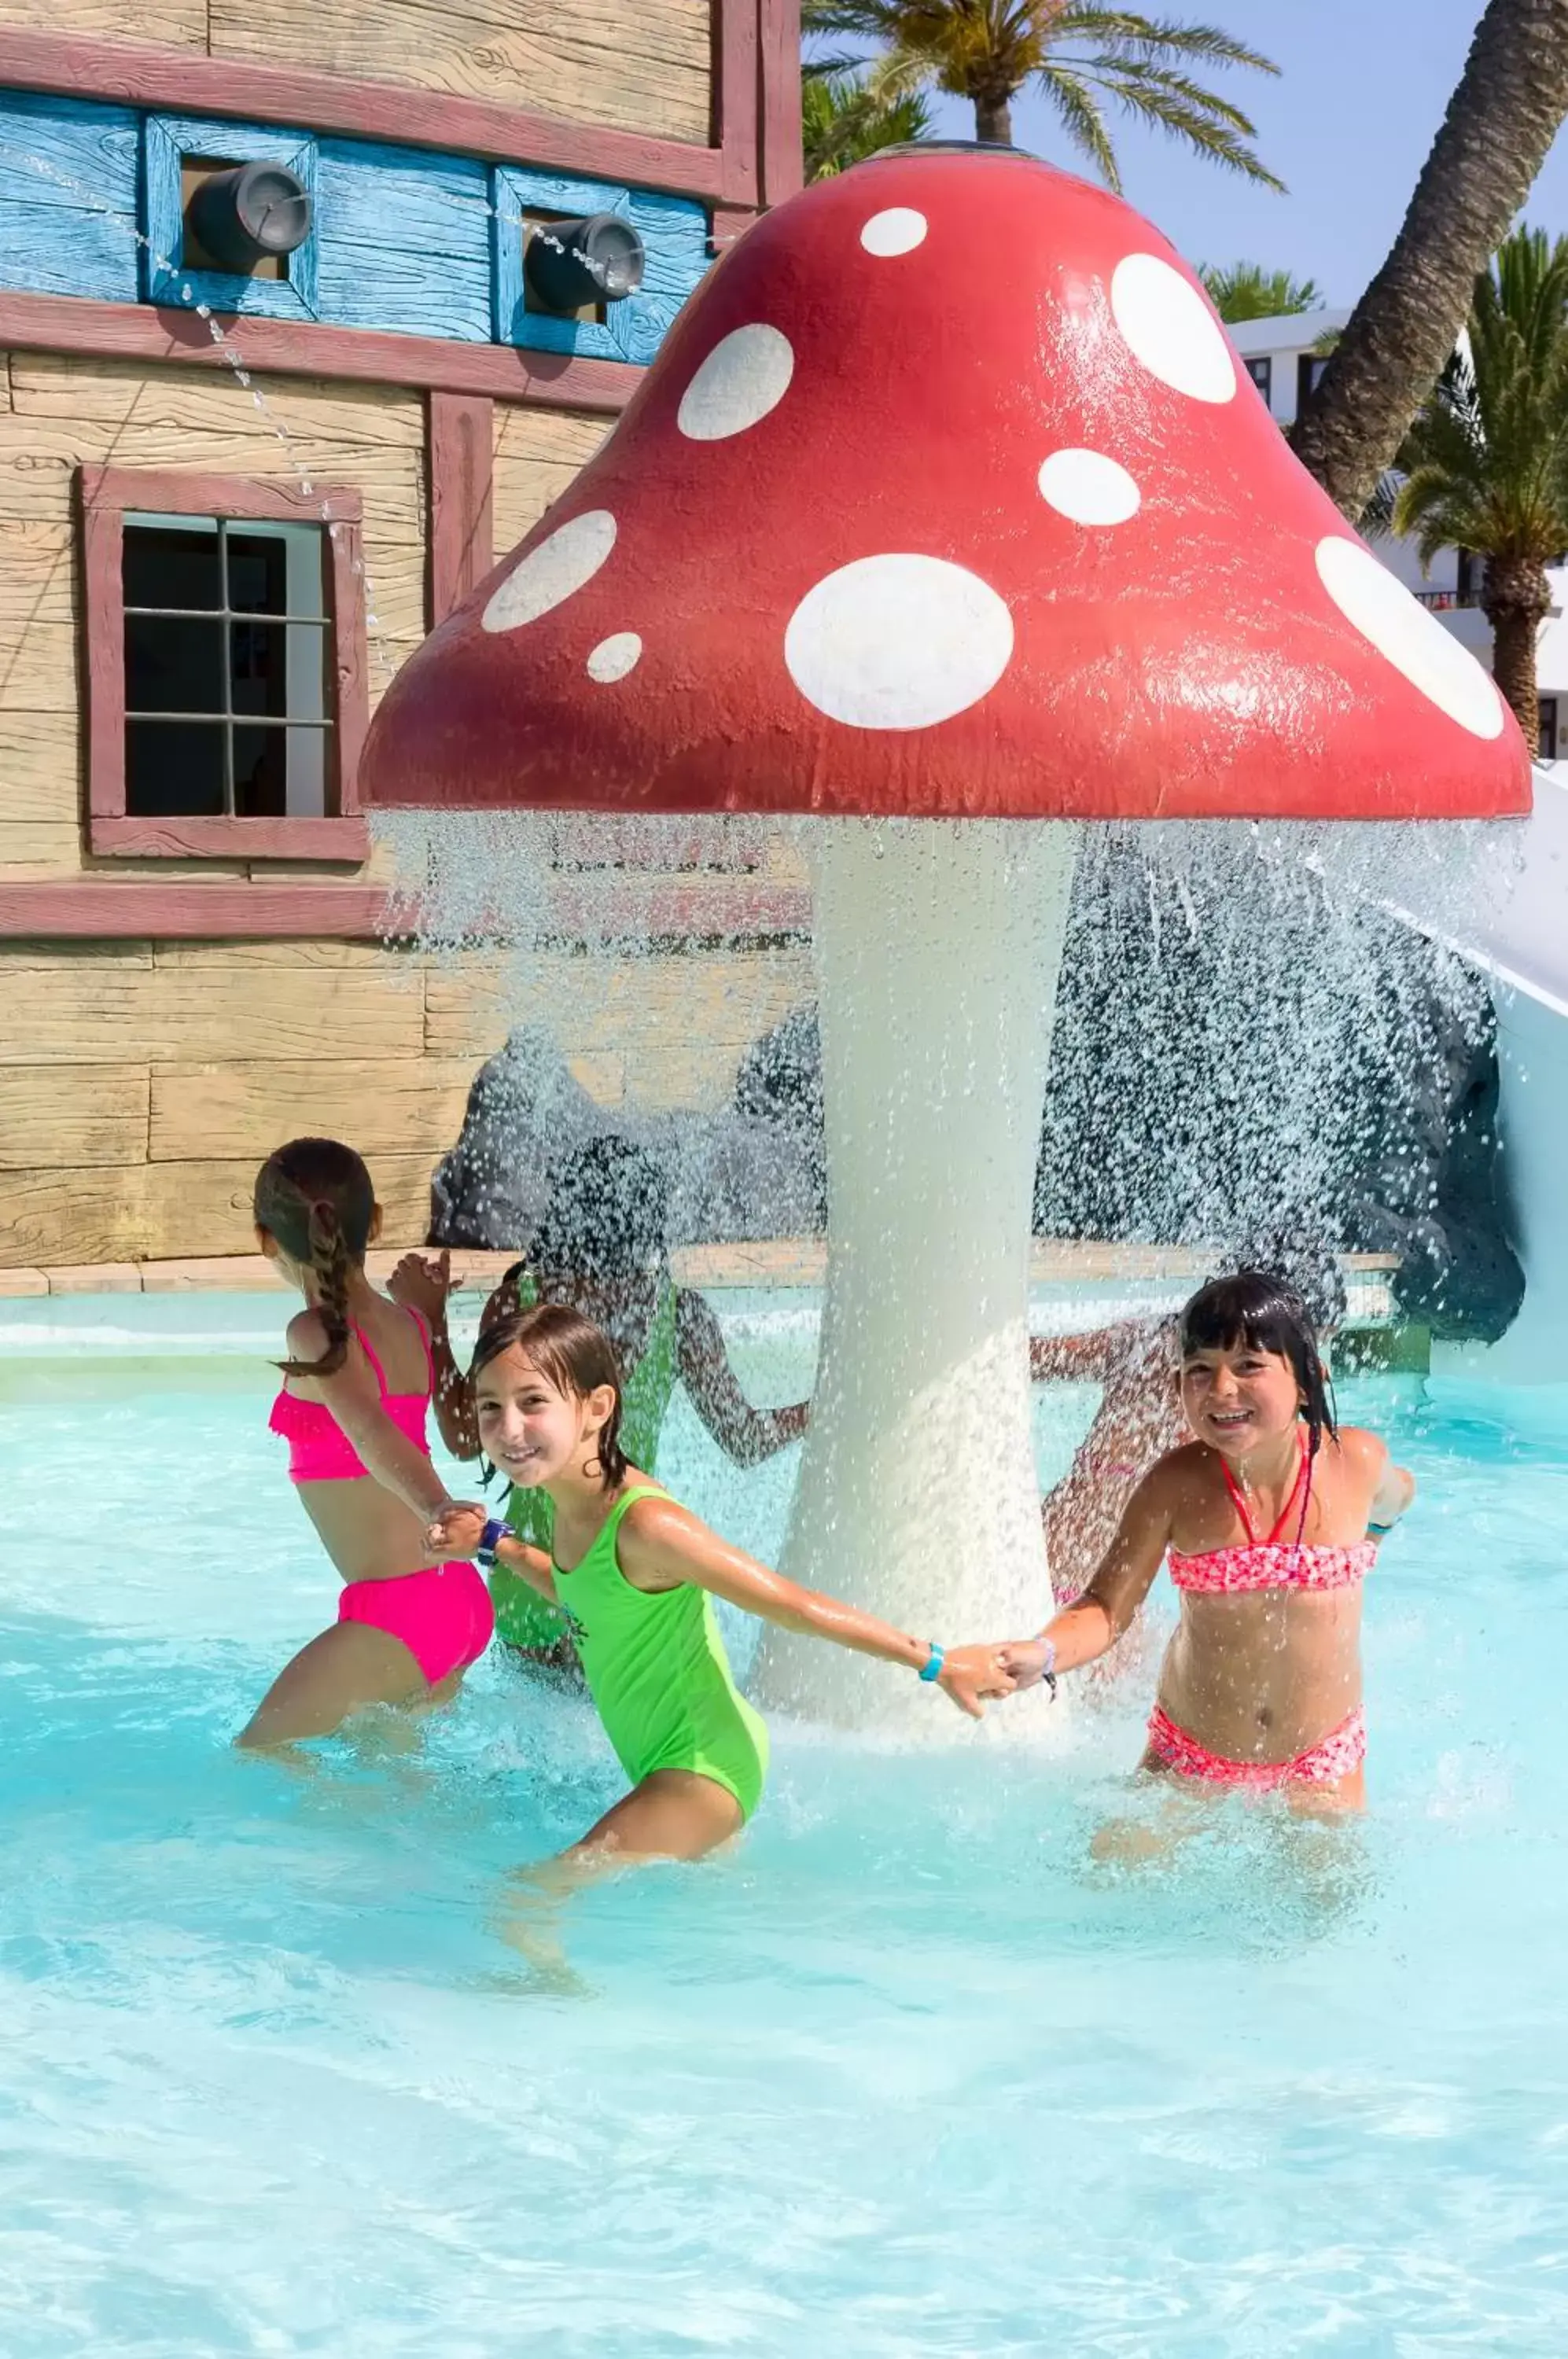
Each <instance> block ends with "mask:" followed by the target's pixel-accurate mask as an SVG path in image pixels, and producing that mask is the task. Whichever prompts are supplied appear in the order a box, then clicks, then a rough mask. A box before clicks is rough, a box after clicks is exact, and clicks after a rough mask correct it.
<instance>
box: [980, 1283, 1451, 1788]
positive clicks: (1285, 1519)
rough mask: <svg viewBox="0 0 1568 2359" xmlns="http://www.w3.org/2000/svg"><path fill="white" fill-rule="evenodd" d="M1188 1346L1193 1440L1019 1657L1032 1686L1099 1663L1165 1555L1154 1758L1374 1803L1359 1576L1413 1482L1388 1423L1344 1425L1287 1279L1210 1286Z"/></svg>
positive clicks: (1229, 1778)
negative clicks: (1177, 1607)
mask: <svg viewBox="0 0 1568 2359" xmlns="http://www.w3.org/2000/svg"><path fill="white" fill-rule="evenodd" d="M1179 1340H1180V1350H1181V1407H1182V1411H1183V1414H1184V1415H1185V1418H1186V1420H1187V1425H1188V1428H1189V1430H1191V1432H1192V1434H1193V1435H1194V1436H1195V1437H1196V1438H1195V1439H1194V1440H1192V1441H1190V1442H1187V1443H1185V1444H1184V1445H1183V1446H1181V1448H1179V1449H1175V1450H1171V1451H1167V1453H1166V1454H1165V1456H1164V1457H1162V1458H1161V1459H1160V1460H1159V1461H1158V1462H1157V1463H1156V1464H1155V1465H1154V1466H1153V1467H1151V1468H1150V1470H1149V1473H1147V1474H1146V1475H1145V1476H1144V1477H1143V1479H1142V1481H1141V1482H1140V1483H1139V1484H1138V1486H1137V1488H1136V1489H1135V1490H1134V1492H1133V1494H1132V1496H1131V1498H1130V1500H1129V1501H1128V1503H1127V1508H1126V1510H1125V1512H1124V1514H1123V1516H1122V1519H1121V1524H1120V1527H1119V1528H1118V1529H1117V1532H1116V1538H1114V1539H1113V1541H1112V1542H1111V1545H1110V1547H1109V1549H1107V1550H1106V1552H1105V1556H1104V1558H1103V1559H1102V1560H1101V1563H1100V1566H1099V1569H1098V1571H1096V1572H1095V1574H1094V1579H1093V1580H1092V1581H1091V1582H1090V1583H1089V1585H1088V1587H1087V1589H1085V1591H1084V1592H1083V1595H1082V1596H1081V1597H1079V1598H1076V1599H1075V1600H1074V1601H1073V1603H1072V1604H1070V1605H1068V1606H1066V1607H1064V1608H1063V1610H1062V1612H1061V1613H1059V1614H1056V1615H1055V1617H1054V1618H1053V1620H1052V1621H1051V1622H1050V1623H1049V1624H1048V1625H1047V1626H1046V1628H1045V1629H1044V1630H1043V1631H1042V1632H1041V1633H1040V1636H1039V1637H1038V1638H1036V1639H1032V1640H1030V1641H1029V1642H1028V1643H1027V1644H1024V1645H1021V1646H1017V1647H1006V1648H1004V1649H1003V1651H1002V1658H1001V1659H1002V1663H1003V1666H1004V1668H1005V1669H1009V1670H1011V1671H1012V1672H1013V1673H1014V1674H1015V1676H1016V1678H1017V1679H1018V1684H1019V1686H1020V1687H1027V1686H1029V1685H1031V1684H1032V1683H1033V1682H1034V1681H1035V1680H1040V1679H1042V1678H1043V1679H1052V1678H1054V1676H1055V1674H1056V1673H1057V1672H1059V1671H1071V1670H1078V1669H1082V1667H1083V1665H1084V1664H1085V1663H1091V1662H1094V1660H1095V1659H1096V1658H1098V1657H1100V1656H1102V1655H1104V1654H1105V1653H1106V1652H1107V1651H1108V1649H1109V1648H1110V1647H1113V1646H1114V1645H1115V1644H1116V1640H1117V1639H1118V1638H1119V1637H1120V1636H1121V1635H1122V1633H1123V1632H1124V1631H1125V1630H1126V1629H1127V1626H1128V1625H1129V1624H1130V1623H1131V1621H1132V1618H1133V1616H1134V1614H1136V1613H1137V1612H1138V1607H1139V1606H1140V1605H1141V1604H1142V1603H1143V1600H1144V1598H1145V1597H1146V1596H1147V1595H1148V1593H1149V1589H1150V1587H1151V1586H1152V1584H1153V1582H1154V1577H1155V1575H1156V1573H1157V1572H1158V1571H1159V1570H1160V1562H1161V1560H1163V1559H1164V1558H1165V1557H1166V1556H1167V1554H1169V1557H1170V1561H1171V1580H1172V1582H1174V1583H1175V1586H1176V1589H1177V1591H1178V1593H1180V1596H1181V1621H1180V1623H1179V1625H1178V1626H1177V1629H1176V1633H1175V1636H1173V1637H1172V1639H1171V1644H1170V1646H1169V1647H1168V1648H1167V1650H1166V1654H1165V1659H1164V1663H1163V1665H1162V1667H1161V1670H1160V1692H1159V1698H1158V1701H1156V1704H1155V1707H1154V1712H1153V1715H1152V1717H1151V1719H1150V1721H1149V1745H1148V1749H1147V1751H1146V1752H1145V1754H1144V1756H1143V1761H1142V1765H1141V1766H1142V1767H1144V1768H1145V1769H1146V1770H1150V1771H1154V1772H1158V1773H1160V1774H1163V1775H1168V1776H1175V1777H1183V1778H1189V1779H1194V1780H1198V1781H1201V1782H1203V1783H1207V1784H1210V1785H1215V1786H1221V1785H1223V1786H1234V1787H1240V1788H1247V1789H1250V1790H1253V1791H1265V1790H1270V1789H1276V1788H1278V1789H1283V1790H1284V1791H1285V1792H1286V1793H1287V1794H1288V1795H1289V1797H1290V1799H1292V1800H1293V1801H1295V1802H1297V1803H1298V1804H1300V1803H1308V1804H1310V1805H1315V1806H1317V1807H1320V1808H1329V1809H1339V1810H1359V1809H1360V1808H1361V1807H1362V1806H1363V1803H1364V1801H1365V1799H1366V1794H1365V1780H1364V1769H1363V1764H1364V1761H1365V1756H1366V1749H1367V1740H1366V1728H1365V1723H1364V1720H1363V1716H1362V1704H1361V1584H1362V1582H1363V1581H1364V1580H1365V1578H1366V1575H1367V1572H1368V1571H1370V1570H1371V1567H1372V1564H1373V1561H1374V1559H1375V1557H1376V1553H1377V1541H1378V1539H1379V1538H1381V1537H1382V1535H1383V1533H1384V1532H1385V1531H1386V1530H1387V1529H1388V1526H1389V1525H1390V1524H1391V1523H1392V1522H1393V1521H1394V1520H1395V1518H1396V1517H1399V1516H1401V1515H1402V1514H1403V1513H1404V1511H1405V1509H1406V1508H1407V1507H1408V1506H1409V1505H1410V1500H1411V1499H1412V1498H1413V1496H1414V1495H1415V1482H1414V1479H1413V1477H1412V1476H1411V1475H1410V1474H1409V1473H1406V1472H1405V1470H1404V1469H1403V1468H1402V1467H1399V1466H1395V1465H1394V1464H1393V1463H1392V1462H1391V1461H1390V1459H1389V1456H1388V1450H1387V1449H1386V1447H1385V1446H1384V1444H1383V1443H1382V1442H1381V1441H1379V1440H1377V1436H1376V1435H1375V1434H1371V1433H1364V1432H1361V1431H1358V1430H1356V1429H1354V1428H1351V1427H1346V1428H1345V1429H1343V1430H1340V1429H1339V1428H1338V1427H1336V1425H1335V1422H1334V1413H1333V1409H1332V1407H1331V1404H1330V1401H1329V1397H1328V1390H1327V1385H1326V1381H1325V1378H1324V1374H1323V1362H1322V1359H1321V1358H1320V1356H1319V1353H1318V1347H1317V1341H1316V1338H1315V1336H1314V1334H1313V1332H1312V1321H1311V1319H1310V1317H1309V1315H1308V1312H1307V1310H1306V1307H1305V1305H1304V1304H1303V1302H1302V1301H1301V1297H1300V1296H1299V1295H1298V1294H1296V1293H1295V1292H1294V1291H1293V1289H1292V1288H1290V1286H1288V1285H1287V1284H1286V1283H1285V1282H1284V1280H1282V1279H1281V1278H1280V1277H1278V1276H1277V1275H1275V1274H1273V1273H1269V1272H1264V1271H1261V1270H1243V1271H1240V1272H1239V1273H1238V1274H1237V1275H1236V1276H1235V1277H1223V1278H1218V1279H1216V1280H1215V1281H1214V1283H1213V1284H1212V1285H1209V1286H1205V1287H1204V1288H1202V1290H1201V1291H1200V1292H1199V1293H1197V1294H1195V1295H1194V1296H1193V1298H1192V1301H1191V1302H1189V1303H1188V1305H1187V1307H1186V1309H1185V1310H1183V1312H1182V1313H1181V1329H1180V1339H1179Z"/></svg>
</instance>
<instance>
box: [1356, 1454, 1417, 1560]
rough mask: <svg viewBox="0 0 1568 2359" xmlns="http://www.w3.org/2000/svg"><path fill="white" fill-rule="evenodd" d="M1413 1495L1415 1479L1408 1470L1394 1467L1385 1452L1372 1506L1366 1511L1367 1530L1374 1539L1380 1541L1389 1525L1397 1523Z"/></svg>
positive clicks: (1404, 1467) (1414, 1492)
mask: <svg viewBox="0 0 1568 2359" xmlns="http://www.w3.org/2000/svg"><path fill="white" fill-rule="evenodd" d="M1415 1495H1416V1478H1415V1476H1414V1475H1413V1474H1412V1473H1410V1468H1409V1467H1408V1466H1396V1465H1395V1463H1394V1462H1393V1460H1392V1458H1390V1457H1389V1455H1388V1451H1384V1453H1383V1471H1382V1473H1381V1474H1380V1475H1379V1476H1378V1478H1377V1490H1376V1491H1375V1492H1374V1493H1373V1495H1372V1505H1371V1506H1369V1507H1368V1508H1367V1531H1368V1532H1369V1533H1370V1534H1371V1536H1372V1538H1374V1539H1381V1538H1382V1537H1383V1535H1384V1533H1385V1532H1386V1531H1388V1528H1389V1527H1390V1525H1393V1524H1397V1523H1398V1522H1399V1517H1401V1516H1402V1515H1403V1514H1404V1512H1405V1509H1406V1508H1407V1507H1408V1506H1410V1502H1411V1500H1412V1499H1413V1498H1414V1497H1415Z"/></svg>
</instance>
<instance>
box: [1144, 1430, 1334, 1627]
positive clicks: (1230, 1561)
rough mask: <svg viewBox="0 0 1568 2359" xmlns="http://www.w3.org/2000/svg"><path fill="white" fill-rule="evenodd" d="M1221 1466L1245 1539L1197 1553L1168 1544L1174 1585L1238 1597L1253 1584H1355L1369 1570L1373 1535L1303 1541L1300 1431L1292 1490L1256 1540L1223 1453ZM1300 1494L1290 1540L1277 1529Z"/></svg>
mask: <svg viewBox="0 0 1568 2359" xmlns="http://www.w3.org/2000/svg"><path fill="white" fill-rule="evenodd" d="M1220 1472H1221V1473H1223V1474H1224V1476H1225V1488H1226V1490H1227V1491H1228V1492H1229V1493H1230V1495H1231V1499H1232V1501H1233V1503H1234V1504H1235V1507H1236V1514H1237V1515H1238V1516H1239V1517H1241V1527H1242V1529H1243V1531H1244V1532H1245V1533H1246V1534H1247V1540H1246V1543H1245V1545H1244V1546H1242V1547H1239V1548H1222V1549H1204V1550H1203V1554H1202V1555H1201V1556H1183V1555H1182V1554H1181V1550H1180V1549H1171V1552H1170V1563H1171V1580H1172V1581H1173V1582H1175V1584H1176V1586H1177V1588H1178V1589H1188V1590H1192V1591H1195V1592H1196V1593H1198V1594H1199V1595H1200V1596H1206V1597H1225V1596H1230V1597H1236V1596H1240V1595H1242V1594H1244V1593H1246V1592H1247V1591H1249V1590H1257V1589H1354V1588H1355V1586H1356V1582H1358V1581H1364V1580H1365V1579H1366V1577H1367V1574H1368V1573H1369V1572H1370V1571H1371V1570H1372V1567H1373V1564H1374V1563H1375V1562H1376V1560H1377V1542H1376V1541H1375V1540H1356V1541H1353V1542H1352V1543H1351V1544H1350V1545H1349V1546H1348V1547H1341V1548H1306V1547H1304V1546H1303V1545H1302V1541H1301V1534H1302V1533H1303V1532H1304V1531H1305V1529H1306V1527H1307V1508H1308V1506H1309V1505H1310V1503H1311V1500H1312V1454H1311V1452H1310V1451H1309V1450H1308V1448H1307V1441H1306V1436H1305V1435H1304V1434H1303V1435H1302V1436H1301V1464H1300V1465H1299V1466H1298V1468H1297V1470H1296V1479H1295V1482H1294V1483H1293V1484H1292V1485H1291V1486H1290V1497H1289V1498H1288V1499H1287V1500H1286V1502H1285V1506H1284V1509H1283V1511H1282V1513H1281V1515H1280V1517H1279V1522H1278V1523H1277V1524H1276V1525H1275V1527H1274V1528H1273V1530H1272V1531H1271V1532H1270V1533H1269V1537H1268V1538H1267V1539H1266V1540H1260V1539H1259V1538H1258V1535H1257V1533H1256V1532H1255V1531H1254V1530H1253V1528H1252V1517H1250V1516H1249V1515H1248V1513H1247V1501H1246V1499H1245V1498H1244V1497H1243V1495H1242V1492H1241V1487H1240V1485H1239V1484H1238V1483H1237V1482H1236V1477H1235V1475H1234V1474H1233V1473H1231V1471H1230V1468H1229V1467H1228V1466H1227V1465H1226V1464H1225V1460H1224V1459H1223V1458H1222V1459H1221V1461H1220ZM1298 1497H1299V1498H1300V1499H1301V1516H1300V1517H1299V1518H1298V1521H1297V1524H1296V1537H1295V1538H1294V1539H1293V1540H1287V1539H1283V1538H1281V1537H1280V1535H1281V1534H1282V1532H1283V1531H1284V1529H1285V1527H1286V1525H1287V1524H1288V1523H1289V1522H1290V1510H1291V1508H1292V1507H1293V1506H1295V1504H1296V1501H1297V1498H1298Z"/></svg>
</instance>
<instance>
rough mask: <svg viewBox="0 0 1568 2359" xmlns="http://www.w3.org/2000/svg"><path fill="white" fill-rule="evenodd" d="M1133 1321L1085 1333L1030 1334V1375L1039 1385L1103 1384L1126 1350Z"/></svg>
mask: <svg viewBox="0 0 1568 2359" xmlns="http://www.w3.org/2000/svg"><path fill="white" fill-rule="evenodd" d="M1129 1323H1130V1322H1128V1321H1125V1320H1124V1321H1120V1322H1119V1323H1118V1324H1117V1325H1116V1326H1114V1327H1096V1328H1094V1329H1092V1330H1091V1331H1090V1332H1089V1333H1087V1334H1083V1335H1031V1336H1030V1337H1029V1375H1030V1376H1031V1377H1032V1378H1033V1380H1034V1382H1035V1383H1036V1384H1037V1385H1040V1384H1049V1383H1051V1381H1052V1380H1053V1379H1054V1380H1056V1381H1058V1382H1060V1383H1064V1384H1089V1385H1103V1384H1104V1383H1105V1378H1106V1377H1107V1376H1108V1375H1110V1373H1111V1370H1112V1369H1113V1368H1114V1367H1115V1366H1116V1364H1117V1362H1118V1361H1119V1360H1120V1359H1121V1357H1122V1355H1123V1353H1125V1351H1126V1349H1127V1330H1128V1325H1129Z"/></svg>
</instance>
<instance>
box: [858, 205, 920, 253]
mask: <svg viewBox="0 0 1568 2359" xmlns="http://www.w3.org/2000/svg"><path fill="white" fill-rule="evenodd" d="M925 234H926V217H925V215H924V213H918V212H916V211H915V209H914V207H913V205H889V206H888V207H887V210H886V212H879V213H873V214H872V216H871V219H870V220H869V221H868V222H867V223H866V227H865V228H864V229H863V230H862V231H861V233H860V243H861V245H863V246H864V247H865V248H866V253H867V254H876V255H882V256H883V257H886V256H887V255H893V254H913V252H914V250H915V248H916V246H917V245H922V244H923V243H924V240H925Z"/></svg>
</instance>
